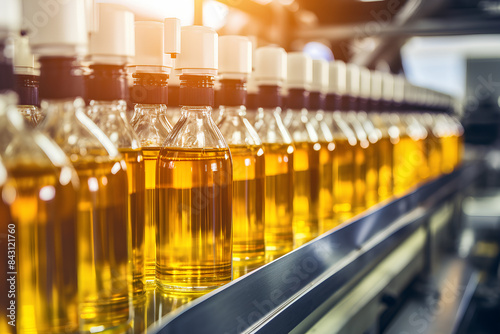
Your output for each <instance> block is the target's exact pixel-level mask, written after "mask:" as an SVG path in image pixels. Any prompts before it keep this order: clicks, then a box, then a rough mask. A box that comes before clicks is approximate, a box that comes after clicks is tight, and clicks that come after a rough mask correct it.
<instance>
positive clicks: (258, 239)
mask: <svg viewBox="0 0 500 334" xmlns="http://www.w3.org/2000/svg"><path fill="white" fill-rule="evenodd" d="M250 51H251V43H250V40H249V39H248V38H247V37H242V36H223V37H220V38H219V76H220V83H221V88H220V90H219V102H220V107H219V111H220V115H219V119H218V120H217V122H216V123H217V125H218V127H219V129H220V131H221V133H222V135H223V136H224V138H225V139H226V141H227V143H228V145H229V149H230V150H231V157H232V159H233V277H234V278H237V277H239V276H242V275H244V274H246V273H248V272H250V271H252V270H253V269H255V268H257V267H259V266H261V265H263V264H264V261H265V251H266V249H265V242H264V231H265V229H264V213H265V207H264V205H265V176H266V174H265V155H264V150H263V147H262V143H261V141H260V138H259V136H258V135H257V132H256V131H255V129H254V128H253V126H252V125H251V124H250V122H249V121H248V120H247V119H246V108H245V107H244V104H245V97H246V90H245V77H246V76H247V75H248V73H249V72H250V71H251V64H250V62H249V59H248V54H249V53H250ZM249 65H250V66H249Z"/></svg>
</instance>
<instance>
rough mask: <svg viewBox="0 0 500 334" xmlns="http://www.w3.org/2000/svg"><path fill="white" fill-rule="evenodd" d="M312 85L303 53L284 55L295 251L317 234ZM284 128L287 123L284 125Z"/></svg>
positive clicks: (316, 153)
mask: <svg viewBox="0 0 500 334" xmlns="http://www.w3.org/2000/svg"><path fill="white" fill-rule="evenodd" d="M311 82H312V59H311V58H310V57H309V56H307V55H306V54H304V53H302V52H291V53H288V55H287V81H286V86H287V90H288V99H287V108H288V109H287V110H286V113H285V117H286V118H288V119H289V121H288V125H287V128H288V131H289V132H290V135H291V136H292V140H293V144H294V146H295V151H294V160H293V171H294V176H293V180H294V197H293V237H294V247H298V246H301V245H303V244H304V243H306V242H308V241H310V240H312V239H314V238H315V237H317V236H318V234H319V225H318V224H319V221H318V214H319V193H320V174H319V159H320V151H321V148H322V147H321V144H320V142H319V137H318V134H317V133H316V130H315V127H314V124H313V123H312V122H311V120H310V118H311V116H312V117H314V115H311V114H310V113H309V111H308V107H309V91H308V89H309V86H310V85H311ZM285 125H286V123H285Z"/></svg>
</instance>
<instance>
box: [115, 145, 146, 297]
mask: <svg viewBox="0 0 500 334" xmlns="http://www.w3.org/2000/svg"><path fill="white" fill-rule="evenodd" d="M119 151H120V153H121V154H122V156H123V159H124V160H125V163H126V164H127V177H128V196H129V203H128V204H129V219H130V225H131V227H132V268H133V271H132V275H133V279H132V286H133V289H134V290H133V293H134V296H136V295H139V294H143V293H144V287H145V283H146V281H145V273H144V233H145V226H144V223H145V219H144V217H145V212H144V204H145V198H144V196H145V194H144V193H145V190H146V186H145V169H144V158H143V155H142V152H141V150H137V149H136V150H134V149H120V150H119Z"/></svg>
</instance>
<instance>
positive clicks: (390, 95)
mask: <svg viewBox="0 0 500 334" xmlns="http://www.w3.org/2000/svg"><path fill="white" fill-rule="evenodd" d="M382 99H383V100H384V101H392V100H393V99H394V77H393V75H392V74H391V73H387V72H384V73H383V74H382Z"/></svg>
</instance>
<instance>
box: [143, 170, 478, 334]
mask: <svg viewBox="0 0 500 334" xmlns="http://www.w3.org/2000/svg"><path fill="white" fill-rule="evenodd" d="M481 170H482V164H481V163H468V164H464V165H463V166H462V167H461V168H459V169H458V170H456V171H454V172H453V173H451V174H448V175H444V176H442V177H440V178H438V179H436V180H433V181H431V182H428V183H426V184H424V185H422V186H420V187H418V188H415V189H414V190H412V191H411V192H409V193H408V194H406V195H405V196H403V197H400V198H396V199H393V200H392V201H388V202H385V203H381V204H379V205H377V206H375V207H373V208H371V209H369V210H367V211H366V212H365V213H363V214H361V215H358V216H357V217H355V218H353V219H351V220H350V221H349V222H347V223H345V224H343V225H342V226H341V227H340V228H338V229H336V230H333V231H331V232H328V233H326V234H323V235H321V236H320V237H318V238H316V239H314V240H313V241H311V242H309V243H307V244H305V245H303V246H302V247H300V248H298V249H296V250H294V251H292V252H290V253H288V254H286V255H285V256H283V257H281V258H279V259H277V260H275V261H273V262H271V263H269V264H267V265H265V266H263V267H261V268H259V269H257V270H255V271H253V272H252V273H250V274H248V275H245V276H243V277H240V278H239V279H236V280H235V281H233V282H231V283H229V284H227V285H225V286H224V287H221V288H219V289H217V290H216V291H213V292H211V293H209V294H207V295H205V296H202V297H200V298H198V299H195V297H193V296H189V295H182V294H177V295H172V294H167V293H165V294H161V293H159V292H156V293H154V294H153V292H151V293H152V294H151V295H148V296H147V298H148V302H147V303H146V307H145V308H144V310H143V311H144V312H143V313H142V315H141V314H137V311H139V310H137V309H136V322H135V324H134V327H136V329H137V325H138V322H137V320H138V318H139V319H140V321H139V322H142V326H144V327H146V326H149V325H150V324H151V323H152V325H151V326H150V327H149V328H148V329H147V333H148V334H149V333H227V334H233V333H234V334H236V333H244V332H252V333H273V334H274V333H285V332H289V331H290V330H292V329H293V328H294V327H295V326H297V325H298V324H299V323H300V322H301V321H302V320H303V319H305V318H306V317H307V316H308V315H310V314H311V313H312V312H313V311H314V310H315V309H316V308H317V307H319V306H320V305H321V304H322V303H323V302H325V301H326V300H327V299H328V298H329V297H331V296H332V295H334V294H342V293H344V294H345V293H346V292H347V290H348V286H352V284H354V283H355V282H356V280H359V279H360V278H361V277H362V276H363V275H364V274H365V273H367V272H368V271H369V270H370V269H371V268H373V267H374V266H375V265H376V264H377V263H378V262H380V261H381V259H383V258H384V256H386V255H387V254H388V253H390V252H391V251H392V250H393V249H394V248H395V247H397V246H398V245H399V244H400V243H401V242H402V241H404V240H405V238H407V237H408V236H409V235H410V234H411V233H412V232H414V231H415V230H416V229H417V228H418V227H419V226H420V225H421V224H422V221H423V220H424V219H425V218H426V217H428V215H430V214H431V213H432V212H433V208H436V207H438V206H439V204H441V203H443V202H445V201H446V200H448V199H450V198H451V197H453V195H454V194H456V193H457V192H459V191H461V190H462V189H464V188H465V187H467V186H469V185H471V184H472V182H473V181H474V180H475V179H477V177H478V176H479V175H480V173H481ZM193 299H195V300H193ZM191 300H192V301H191ZM148 303H149V307H147V304H148ZM179 305H180V306H179ZM139 313H141V311H139ZM146 318H149V319H146ZM155 320H156V321H155ZM153 321H155V322H153Z"/></svg>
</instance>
